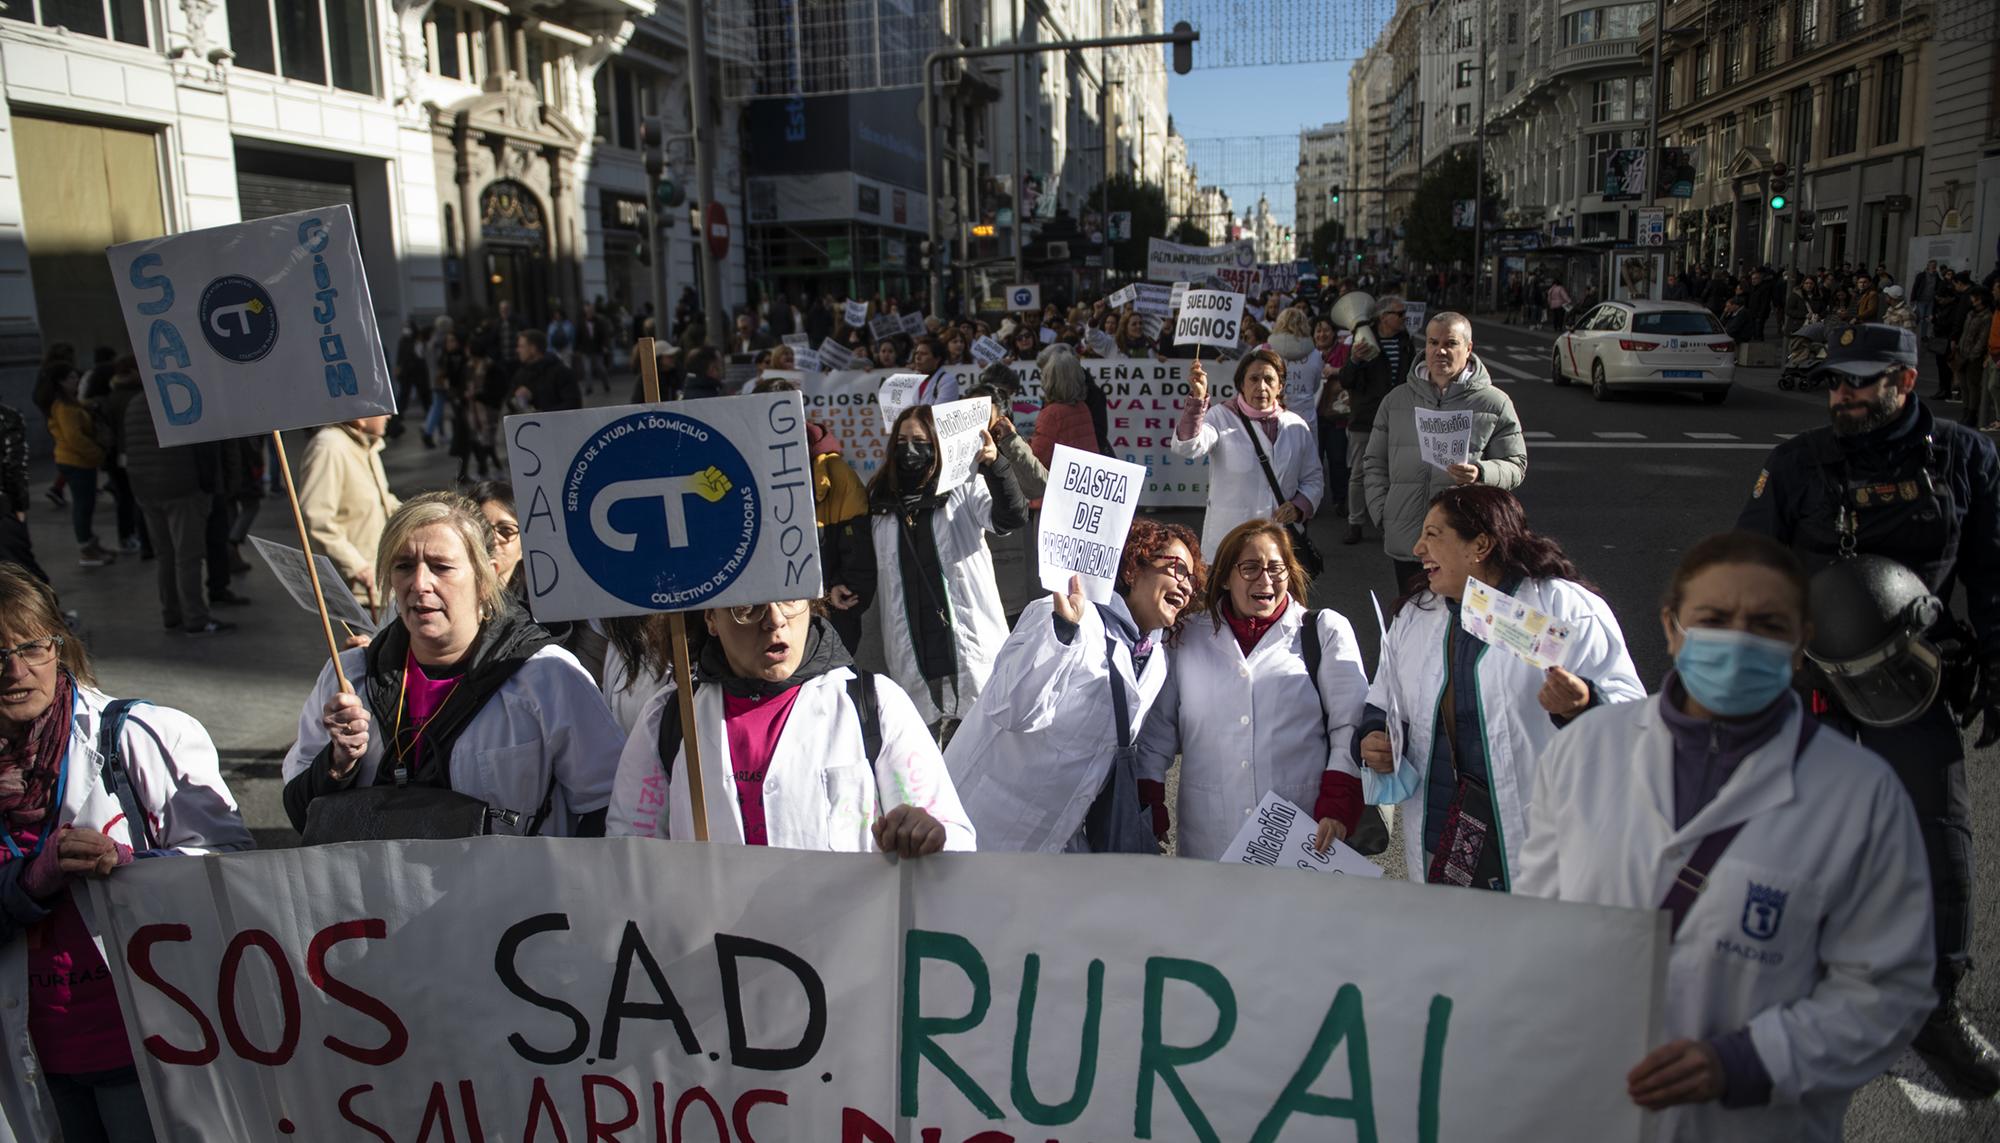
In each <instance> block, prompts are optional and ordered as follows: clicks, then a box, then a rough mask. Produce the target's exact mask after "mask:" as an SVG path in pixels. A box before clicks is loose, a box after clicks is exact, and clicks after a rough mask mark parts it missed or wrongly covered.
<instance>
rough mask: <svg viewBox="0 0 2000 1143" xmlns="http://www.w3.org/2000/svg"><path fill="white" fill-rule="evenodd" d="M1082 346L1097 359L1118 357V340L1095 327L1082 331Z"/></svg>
mask: <svg viewBox="0 0 2000 1143" xmlns="http://www.w3.org/2000/svg"><path fill="white" fill-rule="evenodd" d="M1083 346H1084V348H1085V349H1088V350H1090V352H1092V353H1094V354H1096V355H1097V356H1099V357H1116V356H1118V339H1117V338H1115V337H1112V336H1111V335H1110V334H1108V333H1106V332H1104V331H1103V330H1101V329H1098V328H1097V327H1096V326H1091V327H1090V328H1089V329H1086V330H1084V331H1083Z"/></svg>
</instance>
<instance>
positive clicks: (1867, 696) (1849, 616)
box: [1806, 556, 1944, 727]
mask: <svg viewBox="0 0 2000 1143" xmlns="http://www.w3.org/2000/svg"><path fill="white" fill-rule="evenodd" d="M1808 609H1809V612H1810V614H1811V617H1812V624H1813V633H1812V638H1811V640H1810V641H1809V642H1808V643H1807V644H1806V657H1807V658H1808V659H1811V660H1812V662H1813V665H1814V666H1815V667H1818V668H1819V671H1820V674H1821V675H1822V676H1824V678H1825V679H1826V681H1827V684H1828V685H1829V686H1831V687H1832V688H1833V692H1834V694H1835V695H1837V696H1839V699H1840V705H1841V707H1842V708H1843V709H1845V710H1846V711H1847V713H1848V714H1850V715H1853V716H1854V718H1855V719H1856V720H1857V721H1859V722H1862V723H1865V724H1867V725H1869V726H1883V727H1886V726H1901V725H1902V724H1903V723H1906V722H1909V721H1911V720H1912V719H1915V718H1916V717H1917V716H1918V715H1921V714H1922V713H1924V712H1925V711H1926V710H1929V709H1930V705H1931V703H1932V702H1933V701H1935V700H1936V698H1937V693H1938V684H1939V682H1940V681H1941V680H1942V679H1943V677H1944V665H1943V659H1942V656H1941V655H1939V653H1938V649H1937V646H1936V644H1934V643H1933V642H1931V639H1930V637H1929V634H1928V633H1929V631H1930V630H1931V628H1932V627H1933V626H1934V625H1935V624H1936V623H1937V621H1938V618H1939V617H1940V616H1942V615H1943V614H1944V604H1943V603H1942V602H1941V601H1940V600H1939V599H1938V597H1937V596H1935V595H1933V594H1931V592H1930V589H1929V588H1928V587H1926V586H1925V585H1924V581H1923V580H1921V579H1919V578H1917V574H1916V573H1915V572H1913V571H1911V570H1910V569H1909V568H1906V567H1904V566H1903V565H1902V564H1899V563H1897V562H1896V561H1894V560H1891V559H1885V558H1883V557H1881V556H1856V557H1854V558H1853V559H1849V560H1842V561H1840V562H1838V563H1836V564H1833V565H1832V566H1830V567H1828V568H1826V569H1824V570H1822V571H1821V572H1820V573H1819V574H1817V575H1815V576H1813V578H1812V583H1811V586H1810V589H1809V604H1808Z"/></svg>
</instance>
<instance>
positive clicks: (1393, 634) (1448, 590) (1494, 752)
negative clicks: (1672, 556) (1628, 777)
mask: <svg viewBox="0 0 2000 1143" xmlns="http://www.w3.org/2000/svg"><path fill="white" fill-rule="evenodd" d="M1413 554H1414V555H1415V556H1416V558H1417V560H1418V561H1419V562H1420V564H1421V566H1422V568H1423V574H1424V577H1425V583H1424V585H1423V586H1422V587H1420V588H1418V589H1417V590H1416V591H1414V592H1413V593H1412V594H1410V595H1408V596H1405V597H1404V598H1402V599H1400V600H1398V601H1397V602H1396V606H1395V609H1394V614H1393V615H1392V617H1391V622H1390V625H1389V633H1388V638H1387V639H1386V640H1385V641H1384V644H1383V648H1382V660H1381V665H1380V666H1379V667H1378V669H1377V670H1376V673H1375V681H1374V684H1373V685H1372V686H1371V687H1370V688H1369V691H1368V710H1367V713H1366V714H1365V715H1364V716H1363V718H1362V719H1361V728H1360V730H1359V731H1358V732H1357V733H1356V734H1355V735H1354V758H1355V761H1357V762H1359V763H1361V764H1362V765H1363V766H1366V767H1368V769H1369V770H1370V771H1372V772H1373V775H1371V777H1370V786H1371V791H1372V792H1371V797H1370V799H1369V800H1370V801H1372V802H1377V803H1380V804H1385V805H1386V804H1389V803H1391V802H1394V803H1396V804H1398V805H1399V806H1400V807H1401V810H1402V822H1403V838H1404V841H1403V853H1404V855H1405V857H1406V859H1407V862H1408V866H1409V876H1410V880H1412V881H1430V882H1435V883H1439V884H1448V885H1461V886H1470V887H1473V888H1478V889H1497V890H1500V891H1502V892H1505V891H1507V890H1509V889H1510V888H1511V887H1512V885H1513V881H1514V877H1515V875H1516V873H1518V872H1519V870H1520V860H1521V842H1522V841H1523V840H1524V839H1525V838H1526V836H1527V832H1528V831H1527V825H1528V800H1529V797H1530V795H1531V794H1532V792H1533V790H1534V781H1535V760H1536V759H1537V758H1539V757H1541V755H1542V752H1543V751H1544V750H1545V749H1547V747H1548V744H1549V740H1550V739H1552V738H1554V737H1555V735H1556V731H1558V730H1560V729H1561V728H1562V727H1564V726H1566V725H1568V724H1569V721H1570V720H1571V719H1573V718H1575V717H1577V716H1578V715H1580V714H1582V713H1583V712H1584V711H1586V710H1590V709H1592V708H1593V707H1599V706H1604V705H1607V704H1609V703H1617V702H1626V701H1628V700H1631V699H1636V698H1640V697H1642V696H1643V695H1644V694H1645V693H1646V688H1645V687H1643V686H1641V685H1640V683H1639V677H1638V674H1637V673H1636V671H1635V669H1634V668H1633V666H1632V657H1631V655H1629V654H1627V653H1626V650H1625V634H1624V632H1623V631H1622V630H1620V629H1619V626H1618V617H1617V616H1615V615H1613V614H1612V613H1611V605H1610V604H1608V603H1606V602H1605V601H1604V598H1603V596H1601V595H1599V594H1598V591H1597V589H1596V587H1595V586H1593V585H1592V584H1591V583H1590V582H1589V581H1588V580H1585V579H1584V578H1583V576H1582V574H1581V573H1580V572H1578V571H1577V570H1576V565H1575V564H1573V563H1571V562H1570V559H1569V557H1568V556H1567V555H1564V554H1563V550H1562V548H1561V547H1559V546H1557V544H1556V542H1555V541H1554V540H1551V539H1549V538H1548V537H1546V536H1542V535H1538V534H1536V533H1534V532H1531V531H1529V530H1528V519H1527V513H1526V512H1524V511H1523V510H1522V508H1521V502H1520V501H1519V500H1516V499H1515V498H1514V494H1513V493H1511V492H1507V491H1504V490H1502V489H1499V488H1494V487H1492V486H1490V485H1484V484H1466V485H1460V486H1459V487H1456V488H1448V489H1446V490H1445V491H1443V492H1440V493H1438V494H1437V496H1436V497H1434V498H1433V499H1432V500H1431V506H1430V509H1429V511H1428V512H1427V513H1426V514H1425V516H1424V520H1423V524H1422V526H1421V529H1420V531H1419V533H1418V536H1417V541H1416V544H1415V548H1414V552H1413ZM1475 579H1476V580H1478V581H1479V582H1480V583H1483V584H1485V585H1486V586H1488V587H1491V588H1497V589H1498V590H1500V591H1502V592H1505V593H1506V594H1507V595H1509V596H1511V597H1513V598H1514V599H1516V600H1518V601H1520V603H1522V604H1524V605H1525V606H1526V607H1527V608H1529V609H1531V610H1532V611H1534V612H1535V613H1537V614H1539V615H1543V616H1547V617H1548V619H1549V621H1550V626H1551V627H1552V628H1555V629H1560V630H1565V631H1567V633H1568V634H1567V642H1566V645H1565V646H1563V647H1562V648H1560V651H1559V654H1560V659H1561V665H1559V666H1551V667H1547V668H1546V669H1544V668H1541V667H1536V666H1533V665H1531V664H1530V663H1529V662H1528V661H1527V660H1525V659H1523V658H1521V657H1519V656H1516V655H1515V654H1513V653H1511V652H1509V651H1507V650H1505V649H1503V648H1501V647H1498V646H1493V645H1490V644H1488V643H1485V642H1482V641H1481V640H1480V639H1479V638H1477V637H1476V636H1475V635H1474V634H1473V633H1472V632H1471V631H1469V630H1467V626H1466V621H1465V619H1464V617H1463V615H1462V612H1461V607H1462V604H1463V602H1464V600H1465V598H1466V588H1467V584H1468V583H1469V582H1470V581H1472V580H1475ZM1474 626H1477V619H1476V617H1475V620H1474ZM1496 638H1497V637H1496ZM1544 650H1545V651H1546V650H1548V647H1546V646H1545V648H1544ZM1392 716H1393V717H1394V718H1395V719H1396V723H1397V727H1398V734H1397V736H1396V737H1395V739H1394V740H1393V741H1394V743H1397V744H1400V748H1401V751H1402V755H1401V757H1397V755H1396V752H1395V747H1394V746H1393V745H1392V739H1391V736H1390V734H1389V731H1388V725H1389V720H1390V718H1391V717H1392Z"/></svg>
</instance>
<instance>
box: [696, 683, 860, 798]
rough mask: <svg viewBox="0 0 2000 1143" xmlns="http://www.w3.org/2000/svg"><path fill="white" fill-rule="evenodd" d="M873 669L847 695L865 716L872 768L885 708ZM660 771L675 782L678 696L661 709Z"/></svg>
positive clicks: (857, 711) (850, 686) (849, 688)
mask: <svg viewBox="0 0 2000 1143" xmlns="http://www.w3.org/2000/svg"><path fill="white" fill-rule="evenodd" d="M876 678H877V676H876V675H875V673H874V672H872V671H857V672H855V674H854V676H853V677H852V678H850V679H848V680H847V697H848V699H849V700H850V701H851V702H853V703H854V710H855V713H856V714H858V715H860V717H861V748H862V749H863V750H865V751H867V753H868V766H869V768H870V769H871V770H872V769H873V768H874V766H875V759H876V757H877V756H878V755H880V754H881V753H882V708H881V707H880V706H878V705H876V702H875V679H876ZM659 749H660V772H661V773H663V774H665V775H666V776H667V785H668V786H672V785H673V784H674V760H675V759H676V758H679V757H680V754H681V704H680V700H679V698H678V697H676V698H675V700H674V701H673V702H670V703H668V704H667V705H666V709H664V710H662V711H660V747H659Z"/></svg>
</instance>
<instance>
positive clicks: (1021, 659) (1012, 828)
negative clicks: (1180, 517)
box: [944, 517, 1203, 853]
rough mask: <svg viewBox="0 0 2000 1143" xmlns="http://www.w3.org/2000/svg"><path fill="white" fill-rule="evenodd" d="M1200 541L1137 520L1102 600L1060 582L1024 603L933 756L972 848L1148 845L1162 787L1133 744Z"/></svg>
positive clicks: (1181, 530) (1162, 811)
mask: <svg viewBox="0 0 2000 1143" xmlns="http://www.w3.org/2000/svg"><path fill="white" fill-rule="evenodd" d="M1200 547H1201V541H1200V539H1199V538H1197V537H1196V536H1195V534H1194V532H1193V531H1191V530H1189V529H1188V528H1186V527H1185V526H1183V525H1180V524H1161V523H1158V522H1156V521H1153V520H1148V519H1146V518H1144V517H1140V518H1138V519H1135V520H1133V521H1132V527H1131V530H1130V531H1129V532H1127V533H1126V536H1125V551H1124V555H1123V556H1122V557H1121V559H1120V561H1119V565H1118V583H1117V586H1116V588H1115V589H1114V590H1113V593H1112V596H1111V600H1110V602H1108V603H1091V602H1089V601H1087V600H1086V599H1085V598H1084V595H1083V585H1082V583H1081V582H1080V581H1078V580H1075V579H1072V581H1071V584H1070V590H1069V591H1067V592H1057V593H1054V594H1053V595H1051V596H1050V597H1049V598H1048V599H1038V600H1035V601H1034V602H1032V603H1030V604H1028V606H1027V607H1026V608H1024V609H1023V610H1022V612H1021V617H1020V619H1019V621H1018V622H1016V623H1015V625H1014V633H1013V634H1012V635H1010V636H1008V638H1007V643H1006V645H1005V646H1003V647H1001V648H1000V654H999V655H998V656H997V657H996V659H995V661H994V665H993V677H992V678H990V679H988V680H987V683H986V689H985V690H983V691H981V692H980V694H979V701H978V702H977V703H974V704H973V707H972V712H971V713H970V714H968V715H967V716H966V719H965V724H964V725H963V726H960V727H959V729H958V733H957V734H956V735H954V736H953V737H952V740H951V745H950V746H949V747H947V748H946V749H945V754H944V759H945V764H946V765H947V766H948V767H950V769H951V776H952V781H954V782H956V783H957V784H958V790H959V796H960V797H961V798H963V799H964V800H965V807H966V810H967V812H968V813H970V814H971V815H972V822H973V824H974V825H976V826H978V827H979V836H980V839H981V844H982V847H983V848H985V849H986V850H989V851H992V850H1001V851H1006V852H1026V853H1057V852H1068V853H1102V852H1125V853H1131V852H1145V853H1152V852H1154V851H1155V849H1156V839H1157V838H1160V837H1164V836H1165V835H1166V832H1167V822H1166V786H1165V785H1164V784H1163V783H1160V782H1157V781H1153V780H1147V781H1145V782H1143V783H1142V782H1141V781H1140V778H1139V775H1138V771H1137V768H1136V766H1137V758H1136V756H1135V754H1136V752H1135V751H1134V750H1133V747H1134V746H1135V745H1136V743H1137V738H1138V732H1139V728H1140V727H1141V726H1144V725H1145V722H1146V718H1147V716H1148V713H1149V711H1150V709H1151V707H1152V706H1153V703H1154V700H1155V699H1156V698H1157V697H1158V696H1159V693H1160V690H1161V688H1162V687H1163V686H1165V685H1166V684H1167V649H1168V648H1169V647H1170V646H1172V645H1173V643H1174V641H1175V639H1176V638H1177V637H1178V636H1179V634H1180V630H1181V621H1182V616H1183V615H1184V613H1185V612H1186V610H1187V608H1188V606H1189V605H1190V604H1192V603H1193V602H1194V601H1195V600H1196V599H1197V598H1199V596H1200V592H1201V587H1202V582H1203V574H1202V567H1201V557H1200V556H1198V555H1197V554H1196V552H1197V550H1198V549H1199V548H1200ZM1142 786H1143V789H1142ZM1142 807H1144V808H1143V809H1142Z"/></svg>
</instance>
